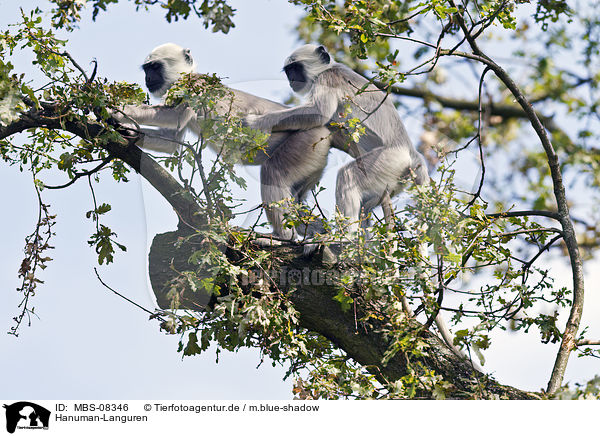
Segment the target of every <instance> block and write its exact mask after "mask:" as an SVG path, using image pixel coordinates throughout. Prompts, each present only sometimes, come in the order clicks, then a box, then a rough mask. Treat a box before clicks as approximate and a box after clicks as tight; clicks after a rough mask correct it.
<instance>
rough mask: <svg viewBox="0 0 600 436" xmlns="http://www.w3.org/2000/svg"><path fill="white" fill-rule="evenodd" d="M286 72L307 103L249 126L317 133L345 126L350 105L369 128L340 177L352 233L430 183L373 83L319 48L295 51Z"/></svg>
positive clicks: (339, 195) (249, 120) (339, 193)
mask: <svg viewBox="0 0 600 436" xmlns="http://www.w3.org/2000/svg"><path fill="white" fill-rule="evenodd" d="M283 69H284V71H285V74H286V75H287V78H288V81H289V83H290V86H291V88H292V89H293V90H294V91H295V92H297V93H299V94H301V95H305V96H306V102H305V103H304V104H302V105H300V106H297V107H293V108H285V109H281V108H280V109H277V110H276V111H272V112H268V113H265V114H257V115H248V116H247V117H246V118H245V119H244V122H245V123H246V124H247V125H248V126H250V127H252V128H255V129H259V130H264V131H267V132H268V131H271V132H273V134H274V133H276V132H280V131H284V130H290V129H291V130H302V129H314V128H316V127H321V126H326V125H328V124H329V123H331V122H343V121H344V119H345V117H344V115H343V114H344V113H347V105H348V104H349V107H350V109H351V113H350V114H349V116H350V117H357V118H358V119H360V121H361V123H362V125H363V126H365V127H366V133H365V135H364V136H362V137H361V138H360V139H359V141H358V144H355V146H354V147H351V148H350V150H349V153H350V154H352V155H353V157H354V158H355V160H354V161H352V162H350V163H349V164H348V165H346V166H344V167H343V168H342V169H340V171H339V172H338V175H337V182H336V191H335V195H336V205H337V208H338V210H339V212H340V213H341V214H342V215H344V216H346V217H348V218H349V219H350V224H349V228H348V230H349V231H351V232H352V231H356V230H358V226H359V220H360V216H361V213H365V214H368V213H369V212H370V211H371V210H372V209H374V208H375V207H376V206H378V205H380V204H381V203H382V200H383V199H384V198H387V196H388V195H389V196H390V197H393V196H394V195H396V194H398V193H399V192H400V191H401V190H402V187H403V185H404V184H405V183H406V182H407V181H408V180H409V179H411V178H412V179H413V180H414V182H415V183H417V184H422V183H425V182H427V181H428V180H429V175H428V173H427V165H426V163H425V159H424V158H423V156H422V155H421V154H420V153H419V152H418V151H417V150H416V149H415V148H414V147H413V145H412V143H411V141H410V139H409V137H408V134H407V133H406V129H405V128H404V125H403V123H402V120H401V119H400V116H399V115H398V111H397V110H396V108H395V107H394V104H393V103H392V101H391V100H390V99H387V98H386V97H387V96H386V94H385V93H383V92H382V91H381V90H379V89H378V88H377V87H375V86H374V85H372V84H369V82H368V80H367V79H365V78H364V77H362V76H361V75H359V74H357V73H356V72H354V71H353V70H351V69H350V68H349V67H347V66H346V65H344V64H340V63H338V62H335V61H333V60H332V59H331V56H330V55H329V53H327V51H326V50H325V48H324V47H323V46H316V45H313V44H307V45H304V46H302V47H300V48H298V49H297V50H295V51H294V52H293V53H292V54H291V55H290V56H289V57H288V58H287V59H286V61H285V64H284V68H283ZM363 87H366V88H365V89H364V90H362V91H361V89H362V88H363Z"/></svg>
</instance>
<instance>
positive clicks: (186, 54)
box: [183, 48, 194, 65]
mask: <svg viewBox="0 0 600 436" xmlns="http://www.w3.org/2000/svg"><path fill="white" fill-rule="evenodd" d="M190 53H191V50H190V49H189V48H184V49H183V58H184V59H185V61H186V62H187V63H188V64H190V65H192V64H193V63H194V59H192V55H191V54H190Z"/></svg>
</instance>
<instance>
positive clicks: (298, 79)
mask: <svg viewBox="0 0 600 436" xmlns="http://www.w3.org/2000/svg"><path fill="white" fill-rule="evenodd" d="M283 71H285V75H286V76H287V78H288V81H289V82H290V86H291V87H292V89H293V90H294V92H299V91H301V90H302V88H304V87H305V86H306V73H305V72H304V66H303V65H302V64H301V63H300V62H292V63H291V64H287V65H286V66H285V67H283Z"/></svg>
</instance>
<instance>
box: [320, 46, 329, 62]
mask: <svg viewBox="0 0 600 436" xmlns="http://www.w3.org/2000/svg"><path fill="white" fill-rule="evenodd" d="M317 54H318V55H319V59H321V62H323V63H324V64H328V63H329V61H330V60H331V56H329V53H327V50H325V47H323V46H322V45H320V46H318V47H317Z"/></svg>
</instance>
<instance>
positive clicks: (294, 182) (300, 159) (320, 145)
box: [260, 128, 330, 239]
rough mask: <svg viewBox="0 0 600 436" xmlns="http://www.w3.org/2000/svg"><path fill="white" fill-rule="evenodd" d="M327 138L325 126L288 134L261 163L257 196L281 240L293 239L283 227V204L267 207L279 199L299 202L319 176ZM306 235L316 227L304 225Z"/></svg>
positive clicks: (327, 133) (324, 159)
mask: <svg viewBox="0 0 600 436" xmlns="http://www.w3.org/2000/svg"><path fill="white" fill-rule="evenodd" d="M329 147H330V139H329V131H328V130H327V129H326V128H319V129H311V130H306V131H298V132H294V133H291V134H290V136H289V138H288V139H287V140H286V141H285V142H283V143H282V144H281V145H280V146H279V147H277V148H276V149H274V150H272V151H271V155H270V156H269V158H268V159H267V160H266V161H265V162H264V163H263V165H262V166H261V172H260V179H261V195H262V201H263V203H264V204H265V205H266V213H267V218H268V219H269V222H270V223H271V226H272V227H273V235H274V236H276V237H277V238H282V239H293V238H294V237H295V236H296V234H297V232H296V230H295V229H290V228H285V227H284V223H283V221H284V213H285V207H281V206H270V205H271V204H272V203H275V202H280V201H282V200H286V199H288V200H291V201H295V202H298V203H299V202H302V201H303V200H304V198H305V197H306V194H307V192H308V191H309V190H310V189H312V188H313V187H314V186H315V185H316V184H317V182H318V181H319V180H320V179H321V176H322V174H323V170H324V169H325V165H326V164H327V155H328V154H329ZM305 227H307V228H306V229H299V230H301V231H302V230H306V235H307V236H309V235H310V236H312V234H314V232H315V231H316V226H314V225H308V226H305Z"/></svg>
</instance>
